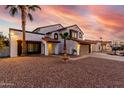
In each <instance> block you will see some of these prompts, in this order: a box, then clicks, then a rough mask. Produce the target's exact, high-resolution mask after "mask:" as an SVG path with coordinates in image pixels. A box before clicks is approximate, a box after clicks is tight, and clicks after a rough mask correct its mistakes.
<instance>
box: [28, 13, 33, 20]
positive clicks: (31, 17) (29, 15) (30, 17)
mask: <svg viewBox="0 0 124 93" xmlns="http://www.w3.org/2000/svg"><path fill="white" fill-rule="evenodd" d="M28 18H29V19H30V20H31V21H33V16H32V15H31V14H30V13H28Z"/></svg>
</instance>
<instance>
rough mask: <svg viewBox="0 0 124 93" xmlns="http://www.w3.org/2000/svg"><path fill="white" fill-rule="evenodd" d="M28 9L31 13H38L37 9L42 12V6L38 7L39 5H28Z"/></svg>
mask: <svg viewBox="0 0 124 93" xmlns="http://www.w3.org/2000/svg"><path fill="white" fill-rule="evenodd" d="M27 7H28V9H29V10H31V11H36V9H39V10H41V8H40V6H38V5H27Z"/></svg>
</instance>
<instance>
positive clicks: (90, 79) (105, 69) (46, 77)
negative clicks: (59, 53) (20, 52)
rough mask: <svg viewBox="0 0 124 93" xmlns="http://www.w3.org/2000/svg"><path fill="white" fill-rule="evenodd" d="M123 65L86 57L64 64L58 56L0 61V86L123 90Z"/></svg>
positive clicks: (123, 63) (4, 59) (3, 59)
mask: <svg viewBox="0 0 124 93" xmlns="http://www.w3.org/2000/svg"><path fill="white" fill-rule="evenodd" d="M123 77H124V62H119V61H118V62H117V61H112V60H105V59H101V58H93V57H88V58H84V59H79V60H76V61H69V62H68V63H64V62H62V61H61V59H60V58H59V57H53V56H49V57H48V56H47V57H45V56H26V57H15V58H2V59H0V87H26V88H27V87H34V88H35V87H40V88H44V87H45V88H46V87H47V88H52V87H54V88H67V87H68V88H69V87H70V88H82V87H83V88H85V87H86V88H87V87H88V88H92V87H95V88H96V87H124V78H123Z"/></svg>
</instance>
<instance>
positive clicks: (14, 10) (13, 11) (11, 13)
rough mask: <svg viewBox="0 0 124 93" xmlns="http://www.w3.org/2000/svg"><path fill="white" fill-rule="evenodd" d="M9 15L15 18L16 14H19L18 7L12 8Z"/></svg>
mask: <svg viewBox="0 0 124 93" xmlns="http://www.w3.org/2000/svg"><path fill="white" fill-rule="evenodd" d="M9 13H10V15H11V16H15V14H16V13H18V9H17V8H16V7H12V8H11V9H10V11H9Z"/></svg>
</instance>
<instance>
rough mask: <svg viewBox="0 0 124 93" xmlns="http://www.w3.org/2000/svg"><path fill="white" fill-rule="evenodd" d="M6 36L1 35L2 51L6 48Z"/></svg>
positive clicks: (0, 45)
mask: <svg viewBox="0 0 124 93" xmlns="http://www.w3.org/2000/svg"><path fill="white" fill-rule="evenodd" d="M5 38H6V37H5V36H3V35H0V50H1V49H2V48H3V47H4V46H5V42H4V41H5Z"/></svg>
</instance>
